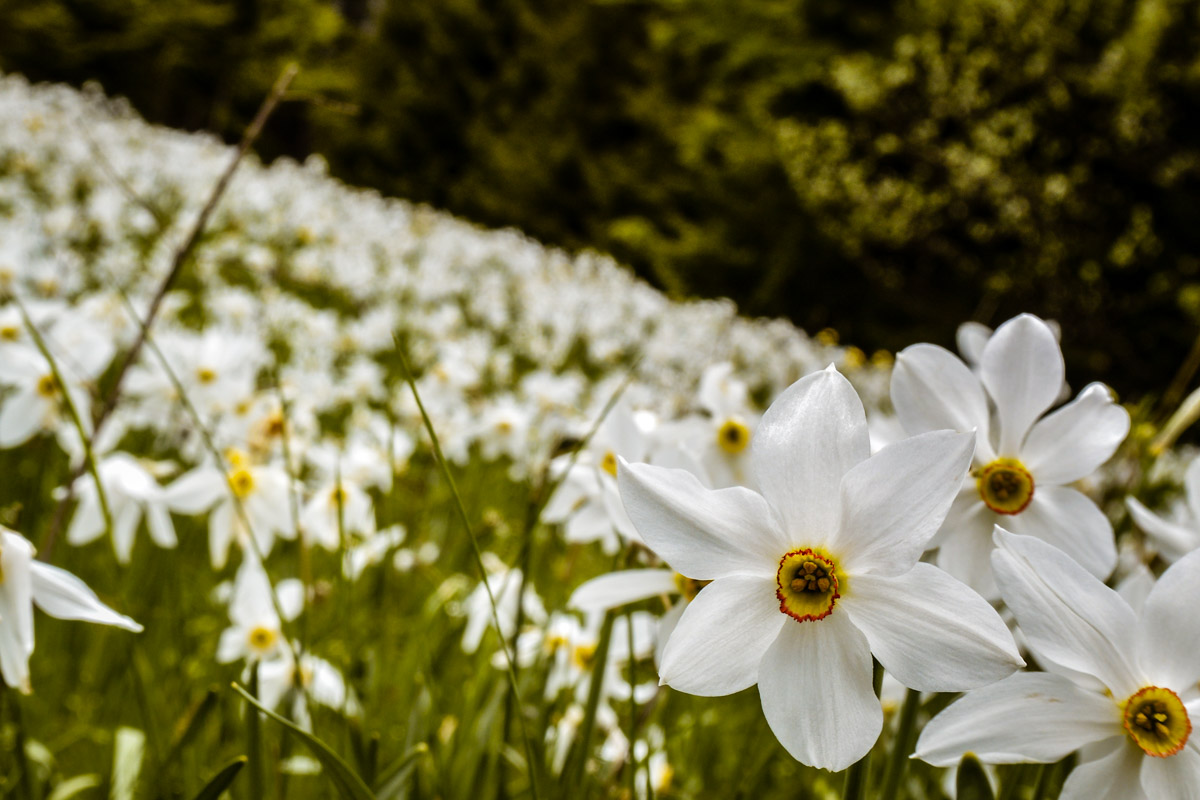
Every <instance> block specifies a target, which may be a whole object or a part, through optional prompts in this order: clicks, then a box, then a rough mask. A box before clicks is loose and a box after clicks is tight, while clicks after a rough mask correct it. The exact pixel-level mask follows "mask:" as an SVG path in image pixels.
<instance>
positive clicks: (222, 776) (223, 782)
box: [193, 756, 246, 800]
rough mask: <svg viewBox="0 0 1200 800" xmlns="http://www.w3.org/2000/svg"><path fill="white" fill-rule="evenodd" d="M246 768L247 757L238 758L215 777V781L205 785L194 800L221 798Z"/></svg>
mask: <svg viewBox="0 0 1200 800" xmlns="http://www.w3.org/2000/svg"><path fill="white" fill-rule="evenodd" d="M244 766H246V756H238V757H237V758H235V759H234V760H233V761H231V762H230V763H229V764H227V765H226V766H225V767H223V768H222V769H221V771H220V772H218V773H217V774H216V775H215V776H213V779H212V780H211V781H209V782H208V783H206V784H205V785H204V788H203V789H201V790H200V793H199V794H197V795H196V796H195V798H193V800H217V798H218V797H220V796H221V792H223V791H225V790H226V789H228V788H229V784H231V783H233V779H234V778H236V777H237V776H238V773H239V772H241V771H242V767H244Z"/></svg>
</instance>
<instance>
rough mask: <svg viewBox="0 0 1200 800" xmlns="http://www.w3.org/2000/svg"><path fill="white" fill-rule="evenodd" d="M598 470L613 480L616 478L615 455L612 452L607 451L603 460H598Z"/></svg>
mask: <svg viewBox="0 0 1200 800" xmlns="http://www.w3.org/2000/svg"><path fill="white" fill-rule="evenodd" d="M600 469H602V470H604V471H605V472H607V473H608V474H609V475H612V476H613V477H614V478H615V477H617V454H616V453H614V452H613V451H612V450H609V451H607V452H606V453H605V454H604V458H602V459H600Z"/></svg>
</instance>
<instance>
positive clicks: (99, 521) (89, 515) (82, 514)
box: [67, 476, 104, 545]
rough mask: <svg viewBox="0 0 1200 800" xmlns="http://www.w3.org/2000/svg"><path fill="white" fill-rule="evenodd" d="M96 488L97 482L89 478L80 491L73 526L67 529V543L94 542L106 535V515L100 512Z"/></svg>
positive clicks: (72, 521) (73, 516) (81, 543)
mask: <svg viewBox="0 0 1200 800" xmlns="http://www.w3.org/2000/svg"><path fill="white" fill-rule="evenodd" d="M95 487H96V484H95V482H94V481H93V480H92V479H91V476H88V478H87V482H86V483H83V484H82V488H81V489H80V491H79V505H78V506H76V507H75V513H74V515H72V517H71V525H70V527H68V528H67V541H68V542H70V543H71V544H73V545H83V544H88V543H89V542H94V541H95V540H96V539H99V538H100V534H102V533H104V513H103V512H102V511H101V510H100V498H99V497H98V496H97V494H96V488H95Z"/></svg>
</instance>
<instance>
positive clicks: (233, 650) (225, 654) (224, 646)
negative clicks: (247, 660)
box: [217, 625, 248, 664]
mask: <svg viewBox="0 0 1200 800" xmlns="http://www.w3.org/2000/svg"><path fill="white" fill-rule="evenodd" d="M247 635H248V634H247V633H246V631H245V630H244V629H243V628H242V627H241V626H240V625H231V626H229V627H228V628H226V629H225V630H223V631H221V638H220V639H218V640H217V663H219V664H231V663H233V662H234V661H237V660H238V659H240V658H242V657H244V656H245V655H246V654H247V653H246V641H247Z"/></svg>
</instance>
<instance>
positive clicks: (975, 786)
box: [957, 753, 995, 800]
mask: <svg viewBox="0 0 1200 800" xmlns="http://www.w3.org/2000/svg"><path fill="white" fill-rule="evenodd" d="M957 789H958V792H957V794H958V800H994V798H995V795H993V794H992V785H991V784H990V783H989V782H988V777H987V773H985V772H984V771H983V765H982V764H980V763H979V759H978V758H976V757H975V756H973V755H971V754H970V753H967V755H965V756H963V760H962V763H961V764H959V765H958V786H957Z"/></svg>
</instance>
